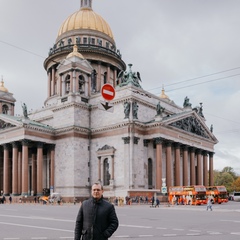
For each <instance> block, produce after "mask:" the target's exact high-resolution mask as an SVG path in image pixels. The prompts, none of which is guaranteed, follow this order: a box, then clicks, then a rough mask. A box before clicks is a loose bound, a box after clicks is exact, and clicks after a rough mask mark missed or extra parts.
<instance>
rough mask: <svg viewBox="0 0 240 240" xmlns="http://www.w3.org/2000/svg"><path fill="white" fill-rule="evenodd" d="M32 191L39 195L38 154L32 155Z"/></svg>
mask: <svg viewBox="0 0 240 240" xmlns="http://www.w3.org/2000/svg"><path fill="white" fill-rule="evenodd" d="M32 191H33V194H36V193H37V159H36V154H32Z"/></svg>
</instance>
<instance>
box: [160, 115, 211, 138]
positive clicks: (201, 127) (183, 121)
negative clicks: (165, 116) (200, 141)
mask: <svg viewBox="0 0 240 240" xmlns="http://www.w3.org/2000/svg"><path fill="white" fill-rule="evenodd" d="M165 124H166V125H168V126H171V127H174V128H177V129H180V130H183V131H185V132H187V133H191V134H195V135H197V136H199V137H203V138H206V139H209V140H210V139H211V140H216V138H215V137H214V135H213V133H212V132H211V131H210V129H209V128H208V127H207V126H206V124H205V122H204V120H203V119H202V118H201V117H199V116H198V115H197V114H196V113H194V112H191V113H190V114H185V115H184V114H183V115H177V114H176V116H172V117H171V119H169V120H168V121H166V122H165Z"/></svg>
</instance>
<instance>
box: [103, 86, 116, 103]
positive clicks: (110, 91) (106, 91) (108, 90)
mask: <svg viewBox="0 0 240 240" xmlns="http://www.w3.org/2000/svg"><path fill="white" fill-rule="evenodd" d="M101 93H102V96H103V98H104V99H105V100H107V101H111V100H113V99H114V97H115V89H114V87H113V86H112V85H111V84H108V83H106V84H104V85H103V86H102V91H101Z"/></svg>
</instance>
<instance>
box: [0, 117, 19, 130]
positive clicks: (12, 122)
mask: <svg viewBox="0 0 240 240" xmlns="http://www.w3.org/2000/svg"><path fill="white" fill-rule="evenodd" d="M19 126H20V127H21V126H22V122H20V121H19V120H18V118H17V117H13V116H9V115H5V114H0V130H6V129H10V128H14V127H19Z"/></svg>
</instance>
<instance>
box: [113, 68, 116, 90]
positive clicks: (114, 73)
mask: <svg viewBox="0 0 240 240" xmlns="http://www.w3.org/2000/svg"><path fill="white" fill-rule="evenodd" d="M116 82H117V69H116V68H115V69H114V72H113V87H116Z"/></svg>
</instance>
